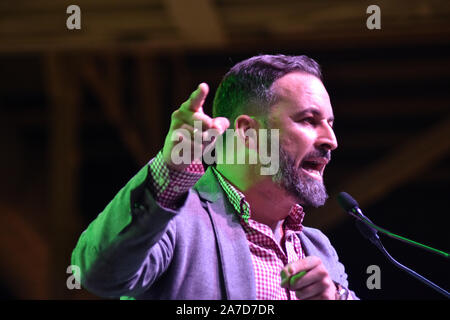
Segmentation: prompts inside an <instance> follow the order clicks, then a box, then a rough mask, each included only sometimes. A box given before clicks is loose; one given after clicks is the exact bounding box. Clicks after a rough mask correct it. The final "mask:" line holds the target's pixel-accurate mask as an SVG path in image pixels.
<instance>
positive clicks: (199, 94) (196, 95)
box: [182, 82, 209, 112]
mask: <svg viewBox="0 0 450 320" xmlns="http://www.w3.org/2000/svg"><path fill="white" fill-rule="evenodd" d="M208 92H209V87H208V85H207V84H206V83H204V82H202V83H200V84H199V85H198V87H197V89H196V90H195V91H194V92H192V93H191V96H190V97H189V99H188V100H187V101H186V102H185V103H183V104H182V108H187V109H188V110H189V111H191V112H197V111H198V110H200V108H201V107H202V106H203V103H204V102H205V99H206V96H207V95H208Z"/></svg>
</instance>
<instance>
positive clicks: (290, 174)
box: [269, 72, 337, 207]
mask: <svg viewBox="0 0 450 320" xmlns="http://www.w3.org/2000/svg"><path fill="white" fill-rule="evenodd" d="M272 89H273V90H274V92H275V94H276V96H277V101H276V102H275V104H274V105H273V106H272V107H271V109H270V113H269V120H270V121H269V123H270V126H271V127H272V128H278V129H279V130H280V170H279V172H278V174H276V175H275V176H274V181H275V182H277V183H278V184H279V185H280V186H282V187H283V188H284V189H285V190H287V191H288V192H289V193H290V194H291V195H293V196H294V197H296V199H297V201H298V202H299V203H301V204H302V205H305V206H314V207H318V206H321V205H323V204H324V203H325V200H326V199H327V197H328V195H327V193H326V190H325V186H324V184H323V173H324V169H325V166H326V165H327V163H328V161H329V160H330V153H331V150H334V149H336V148H337V140H336V136H335V135H334V131H333V119H334V117H333V110H332V107H331V103H330V98H329V96H328V93H327V91H326V89H325V87H324V86H323V84H322V82H321V81H320V80H319V79H318V78H316V77H315V76H312V75H309V74H305V73H300V72H293V73H289V74H287V75H285V76H283V77H282V78H280V79H278V80H277V81H275V82H274V84H273V85H272Z"/></svg>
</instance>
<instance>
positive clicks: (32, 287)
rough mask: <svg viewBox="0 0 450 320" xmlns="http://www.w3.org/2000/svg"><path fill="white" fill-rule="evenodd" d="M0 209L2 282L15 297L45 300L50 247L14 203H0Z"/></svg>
mask: <svg viewBox="0 0 450 320" xmlns="http://www.w3.org/2000/svg"><path fill="white" fill-rule="evenodd" d="M0 212H1V214H0V225H1V226H3V228H2V232H0V242H1V243H2V245H1V246H0V271H1V272H0V274H1V279H2V282H4V283H5V284H7V285H8V287H9V288H10V289H11V292H12V293H13V294H14V295H15V297H16V298H18V299H49V298H50V296H51V295H50V291H51V286H50V279H51V277H50V274H49V265H50V261H49V255H50V248H49V245H48V243H47V241H46V239H44V238H43V237H42V236H41V235H40V234H39V233H38V232H37V231H36V230H35V228H34V227H33V225H32V224H30V222H29V221H27V220H26V219H24V218H23V214H22V213H21V212H20V211H19V210H18V208H17V207H16V206H11V204H5V203H0ZM36 213H42V212H36ZM63 271H64V270H63Z"/></svg>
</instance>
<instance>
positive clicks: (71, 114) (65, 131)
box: [45, 54, 81, 298]
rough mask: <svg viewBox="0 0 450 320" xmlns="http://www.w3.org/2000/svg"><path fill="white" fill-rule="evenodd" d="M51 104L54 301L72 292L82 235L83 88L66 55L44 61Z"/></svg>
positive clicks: (74, 66)
mask: <svg viewBox="0 0 450 320" xmlns="http://www.w3.org/2000/svg"><path fill="white" fill-rule="evenodd" d="M45 67H46V76H47V94H48V98H49V101H50V122H49V123H50V168H49V169H50V180H49V181H50V215H49V220H48V221H49V225H50V228H49V229H50V244H51V264H50V272H51V273H50V274H51V280H52V292H51V294H52V298H64V297H68V296H70V294H71V292H70V290H68V288H67V286H66V278H67V276H68V275H67V273H66V270H67V267H68V266H69V265H70V257H71V253H72V250H73V248H74V246H75V244H76V239H77V238H78V236H79V234H80V226H81V223H80V221H79V216H78V213H79V207H78V188H79V167H80V146H79V128H80V86H79V78H78V73H77V72H76V70H77V67H76V60H75V58H74V57H71V56H68V55H65V56H61V55H55V54H49V55H47V56H46V57H45Z"/></svg>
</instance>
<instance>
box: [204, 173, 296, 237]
mask: <svg viewBox="0 0 450 320" xmlns="http://www.w3.org/2000/svg"><path fill="white" fill-rule="evenodd" d="M211 168H212V171H213V172H214V175H215V176H216V178H217V180H218V181H219V184H220V186H221V187H222V189H223V191H224V192H225V194H226V195H227V198H228V200H229V201H230V203H231V205H232V206H233V208H234V209H235V211H236V213H237V214H238V215H239V217H241V218H242V219H243V220H244V221H245V222H246V223H248V219H249V218H250V215H251V211H250V205H249V203H248V202H247V200H245V195H244V194H243V193H242V192H241V191H239V190H238V189H237V188H236V187H235V186H233V185H232V184H231V183H230V182H229V181H228V180H226V179H225V177H224V176H223V175H222V174H221V173H220V172H219V171H218V170H217V169H216V168H215V167H211ZM304 216H305V212H304V211H303V207H302V206H301V205H299V204H295V205H294V206H293V207H292V208H291V211H290V212H289V215H288V217H287V218H286V220H285V222H284V227H285V228H287V229H289V230H292V231H294V232H300V231H302V229H303V225H302V222H303V218H304Z"/></svg>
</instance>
